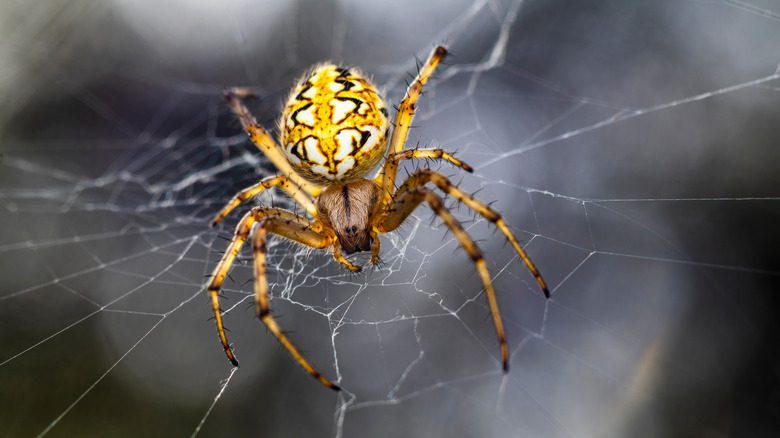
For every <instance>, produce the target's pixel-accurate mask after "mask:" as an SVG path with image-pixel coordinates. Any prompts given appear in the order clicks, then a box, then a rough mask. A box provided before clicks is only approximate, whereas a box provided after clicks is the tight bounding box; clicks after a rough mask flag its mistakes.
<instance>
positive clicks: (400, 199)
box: [378, 185, 509, 372]
mask: <svg viewBox="0 0 780 438" xmlns="http://www.w3.org/2000/svg"><path fill="white" fill-rule="evenodd" d="M423 201H426V202H427V203H428V205H430V206H431V209H432V210H433V212H434V213H436V215H437V216H439V218H441V220H442V221H443V222H444V224H445V225H446V226H447V227H448V228H449V229H450V231H452V234H454V235H455V238H456V239H457V240H458V243H460V246H461V247H462V248H463V249H464V250H465V251H466V253H467V254H468V255H469V257H470V258H471V261H472V262H473V263H474V267H475V268H476V270H477V272H478V273H479V276H480V278H481V279H482V286H483V287H484V288H485V295H486V296H487V300H488V306H489V307H490V314H491V315H492V316H493V325H494V326H495V329H496V335H497V336H498V343H499V345H500V348H501V363H502V366H503V369H504V372H506V371H508V370H509V349H508V348H507V344H506V336H505V334H504V323H503V321H502V320H501V311H500V310H499V308H498V300H497V299H496V292H495V290H493V283H492V282H491V281H490V273H489V272H488V269H487V266H486V265H485V259H484V257H483V256H482V251H480V250H479V247H478V246H477V244H476V243H474V240H473V239H471V237H469V235H468V233H466V231H465V230H464V229H463V227H462V226H461V225H460V223H459V222H458V221H457V219H455V217H454V216H452V213H450V211H449V210H447V208H446V207H445V206H444V203H443V202H442V200H441V198H440V197H439V196H438V195H436V194H435V193H433V192H432V191H431V190H429V189H426V188H425V187H421V186H410V185H405V186H404V187H401V189H399V190H398V193H397V195H396V197H395V201H394V202H393V204H392V205H390V207H389V208H388V210H387V211H388V212H389V213H388V214H387V215H386V216H385V217H384V218H383V221H382V222H380V223H379V225H378V229H379V231H380V232H383V233H386V232H389V231H392V230H394V229H395V228H397V227H398V226H399V225H400V224H401V223H402V222H403V221H404V220H405V219H406V218H407V217H408V216H409V215H410V214H411V213H412V211H414V209H415V208H417V206H418V205H420V203H421V202H423Z"/></svg>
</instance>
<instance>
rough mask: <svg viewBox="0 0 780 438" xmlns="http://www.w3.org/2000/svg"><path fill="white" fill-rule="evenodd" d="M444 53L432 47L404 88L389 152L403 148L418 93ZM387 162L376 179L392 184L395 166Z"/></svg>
mask: <svg viewBox="0 0 780 438" xmlns="http://www.w3.org/2000/svg"><path fill="white" fill-rule="evenodd" d="M446 55H447V49H445V48H444V47H442V46H439V47H436V48H435V49H433V52H431V54H430V55H429V56H428V59H427V60H426V61H425V64H424V65H423V67H422V69H420V72H419V73H418V74H417V77H416V78H415V79H414V82H412V83H411V84H410V85H409V88H408V89H407V90H406V96H404V98H403V100H402V101H401V104H400V105H399V107H398V113H397V114H396V116H395V122H394V123H393V136H392V137H391V138H390V147H389V151H390V153H391V154H395V153H398V152H401V150H403V148H404V144H405V143H406V137H407V135H409V127H410V126H411V124H412V119H413V118H414V112H415V110H416V109H417V99H419V98H420V94H422V89H423V86H425V84H426V82H428V79H430V77H431V75H433V72H434V71H436V67H438V65H439V63H441V60H442V59H444V57H445V56H446ZM389 162H390V161H389V160H388V161H387V162H386V163H385V167H384V168H383V169H382V171H381V173H380V174H379V175H378V176H377V180H382V178H388V179H389V180H390V184H392V183H393V181H395V172H396V168H390V167H387V164H388V163H389ZM391 194H392V192H390V193H388V192H385V197H386V198H389V197H390V196H391Z"/></svg>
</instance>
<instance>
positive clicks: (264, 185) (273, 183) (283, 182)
mask: <svg viewBox="0 0 780 438" xmlns="http://www.w3.org/2000/svg"><path fill="white" fill-rule="evenodd" d="M271 187H280V188H281V189H282V190H284V191H285V192H287V194H288V195H290V197H291V198H293V199H294V200H295V201H296V202H297V203H298V204H299V205H300V206H301V207H303V209H304V210H306V212H307V213H309V215H311V217H317V208H316V207H315V206H314V201H312V199H311V198H310V197H309V195H307V194H306V193H304V192H303V191H301V188H300V187H298V186H297V185H296V184H295V183H294V182H292V181H291V180H290V178H288V177H286V176H284V175H278V176H270V177H268V178H265V179H263V180H262V181H260V182H259V183H257V184H255V185H253V186H251V187H247V188H246V189H244V190H241V191H240V192H238V194H237V195H236V196H234V197H233V199H231V200H230V202H228V203H227V205H225V207H223V208H222V210H221V211H220V212H219V214H217V216H216V217H214V220H212V221H211V226H216V225H217V224H218V223H220V222H221V221H222V219H224V218H225V217H226V216H227V215H228V214H230V212H231V211H233V209H234V208H236V207H238V206H239V205H241V203H243V202H245V201H247V200H249V199H251V198H253V197H255V196H257V195H259V194H260V193H262V192H264V191H265V190H267V189H269V188H271Z"/></svg>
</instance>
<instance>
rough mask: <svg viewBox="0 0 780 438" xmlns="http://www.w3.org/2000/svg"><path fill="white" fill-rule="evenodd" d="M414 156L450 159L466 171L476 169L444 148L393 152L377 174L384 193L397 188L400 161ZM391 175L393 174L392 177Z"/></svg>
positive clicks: (450, 161)
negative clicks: (395, 185) (396, 175)
mask: <svg viewBox="0 0 780 438" xmlns="http://www.w3.org/2000/svg"><path fill="white" fill-rule="evenodd" d="M413 158H424V159H434V160H444V161H448V162H449V163H451V164H452V165H454V166H457V167H460V168H461V169H463V170H465V171H466V172H469V173H471V172H473V171H474V169H473V168H472V167H471V166H469V165H468V164H466V163H464V162H463V161H460V160H459V159H457V158H455V157H454V156H453V155H452V154H450V153H449V152H447V151H445V150H444V149H407V150H405V151H400V152H396V153H391V154H390V155H389V156H388V157H387V161H385V166H384V170H383V172H381V173H380V174H379V175H377V176H376V178H375V179H374V181H375V182H376V183H377V184H380V187H382V191H383V193H393V190H394V189H395V187H394V184H395V174H396V172H397V170H398V163H400V162H401V161H403V160H411V159H413ZM390 175H393V176H392V177H391V176H390Z"/></svg>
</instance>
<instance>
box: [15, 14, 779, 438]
mask: <svg viewBox="0 0 780 438" xmlns="http://www.w3.org/2000/svg"><path fill="white" fill-rule="evenodd" d="M778 41H780V4H778V3H777V1H775V0H745V1H742V0H696V1H694V0H690V1H676V0H675V1H653V2H647V1H626V0H614V1H607V0H602V1H579V2H570V1H564V0H546V1H542V0H526V1H518V0H512V1H503V0H485V1H475V2H468V1H431V2H413V1H395V2H381V3H380V2H364V1H352V0H343V1H297V2H263V1H248V0H245V1H230V2H207V1H201V0H175V1H169V2H147V1H142V2H130V1H122V0H113V1H100V2H98V1H86V0H73V1H49V2H36V3H30V2H21V1H6V2H3V3H2V5H0V60H1V62H0V95H2V96H3V103H2V105H0V153H1V154H2V158H1V160H2V161H0V286H1V287H0V435H2V436H36V435H48V436H138V435H139V434H141V435H144V436H190V435H198V434H199V435H200V436H258V435H259V436H343V437H364V436H456V437H460V436H464V437H465V436H496V437H498V436H501V437H505V436H513V437H514V436H516V437H622V436H635V437H659V436H664V437H666V436H685V437H726V436H751V437H761V436H776V434H777V433H778V427H780V384H779V382H780V362H778V360H777V359H776V357H777V356H780V355H778V353H779V352H778V345H780V338H779V337H778V322H777V317H776V316H775V312H776V310H775V309H776V308H777V304H778V300H779V299H778V274H780V260H778V257H777V251H776V248H777V245H778V240H779V239H778V237H780V236H778V234H779V233H778V226H777V222H778V217H779V216H778V213H780V193H779V192H778V187H780V165H779V164H778V162H780V161H779V159H780V152H778V151H780V149H778V140H780V135H778V128H777V127H778V126H779V124H780V112H778V111H777V108H779V107H780V79H779V78H780V74H778V64H780V45H778V44H777V42H778ZM440 43H445V44H447V45H448V47H449V48H450V50H451V52H452V54H453V56H451V57H450V58H448V60H447V62H446V65H444V66H442V67H441V69H440V70H439V72H438V73H437V75H436V77H435V78H434V80H432V82H431V83H430V86H429V87H428V88H427V93H426V94H425V95H424V96H423V99H422V100H421V102H420V109H419V113H418V116H417V118H416V119H415V126H416V128H415V129H413V130H412V132H411V135H410V144H414V145H416V144H419V145H421V146H441V147H444V148H447V149H450V150H457V151H458V153H459V156H460V157H461V158H462V159H464V160H465V161H467V162H469V163H471V164H472V165H474V166H475V167H476V169H477V170H476V172H475V173H474V174H473V175H461V174H460V173H458V172H457V171H456V170H455V169H452V168H450V167H447V166H442V167H441V170H442V171H443V172H445V173H446V174H448V175H452V176H453V178H454V179H455V180H456V181H461V184H462V186H463V187H464V188H465V189H467V190H469V191H476V190H480V191H479V194H478V196H479V197H480V198H482V199H484V200H486V201H495V204H494V207H495V208H496V209H498V210H499V211H501V212H503V213H504V214H505V216H506V217H507V218H508V222H509V224H510V226H511V227H512V229H513V230H514V231H515V232H516V233H517V234H518V235H519V236H520V238H521V239H522V241H523V242H524V244H525V246H526V248H527V249H528V252H529V253H530V254H531V256H532V257H533V259H534V260H535V261H536V262H537V264H538V266H539V268H540V269H541V271H542V273H543V274H544V275H545V277H546V278H547V279H548V281H549V283H550V284H551V286H552V288H553V296H552V298H551V299H550V300H548V301H545V300H544V299H543V298H542V297H541V295H540V294H539V293H538V291H537V290H536V289H535V283H534V281H533V278H532V277H531V276H530V275H529V274H528V273H527V272H526V271H525V269H524V268H523V267H522V265H521V263H520V262H519V261H518V260H517V257H516V256H515V255H514V254H513V253H512V251H511V248H508V247H507V246H506V245H505V244H504V242H503V238H502V237H501V235H500V234H497V233H495V232H494V231H495V230H494V229H492V227H490V226H488V224H486V223H485V221H484V220H481V219H479V218H475V217H473V215H471V214H469V212H467V211H466V209H465V208H462V207H461V208H457V206H455V205H453V207H455V208H457V210H456V211H457V216H458V217H459V218H460V219H462V220H463V221H464V222H465V223H466V226H467V228H468V230H469V232H470V233H472V234H473V235H474V236H475V238H478V239H479V242H480V245H481V246H482V247H483V248H484V249H485V252H486V254H488V259H489V263H490V265H489V266H490V268H491V270H492V272H493V274H494V279H495V284H496V286H497V290H498V293H499V299H500V303H501V305H502V310H503V315H504V320H505V323H506V324H507V335H508V338H509V342H510V347H511V351H512V362H511V371H510V373H509V374H507V375H504V374H502V373H501V371H500V364H499V361H498V346H497V342H496V340H495V335H494V333H493V328H492V325H491V323H490V320H489V316H488V311H487V305H486V302H485V299H484V296H482V295H481V289H480V284H479V280H478V277H477V276H476V275H474V273H473V269H472V266H471V264H470V262H469V259H468V257H466V256H465V254H463V253H462V251H461V250H460V249H458V248H457V246H456V244H455V243H454V241H453V240H452V237H451V236H450V235H448V234H446V233H445V231H444V229H443V226H442V225H441V224H440V223H439V222H438V221H436V220H434V217H433V214H432V213H431V212H430V210H428V209H427V208H421V209H420V210H419V211H418V212H417V213H416V215H415V217H414V218H413V219H411V220H410V221H409V223H408V224H407V225H406V226H405V227H404V228H403V229H402V231H401V232H400V233H397V234H394V235H390V236H386V237H384V238H383V259H384V265H383V267H382V268H381V269H379V270H375V271H369V272H365V273H361V274H359V275H348V274H346V273H345V272H344V271H343V270H342V269H341V268H340V267H339V266H337V265H336V264H335V263H334V262H332V261H331V260H330V258H329V257H328V256H327V255H319V254H310V253H309V252H307V251H305V250H301V249H299V248H295V247H292V246H290V245H289V244H286V243H283V242H279V241H275V243H274V244H272V246H271V247H270V256H269V264H270V272H271V274H270V276H271V277H270V280H271V281H272V295H273V301H272V305H273V308H274V310H275V312H276V314H277V315H279V316H280V317H281V324H282V325H283V327H284V328H286V329H288V330H289V331H290V333H291V337H292V338H293V340H294V342H296V344H297V345H299V346H300V347H301V348H302V349H303V350H304V351H305V352H306V355H307V357H309V358H310V359H311V360H312V362H313V363H314V364H315V366H316V367H318V368H319V369H320V370H321V371H322V372H323V373H324V374H325V375H326V376H328V377H330V378H333V379H335V380H337V381H338V382H339V383H340V385H341V386H342V387H343V388H344V391H343V392H342V393H341V394H335V393H333V392H331V391H328V390H327V389H324V388H323V387H321V386H320V385H318V384H316V383H315V382H314V381H313V380H312V379H311V378H310V377H308V376H307V375H306V374H305V373H304V372H303V371H302V370H301V369H300V368H299V367H298V366H297V365H296V364H295V363H294V362H293V361H292V360H291V359H290V358H289V357H288V356H287V354H286V352H284V351H283V350H282V349H281V348H280V347H279V346H278V345H277V342H276V340H275V339H274V338H273V337H272V336H271V335H270V334H268V333H267V332H266V330H265V329H264V328H263V326H262V325H261V324H260V323H259V322H258V321H257V320H256V319H255V318H254V315H253V306H252V290H251V283H247V280H249V279H250V278H251V269H250V267H251V254H249V253H248V252H244V253H243V254H242V257H241V260H240V262H239V263H238V265H237V266H236V268H235V269H234V270H233V272H232V274H231V277H232V278H231V281H229V282H227V283H226V286H225V295H226V298H227V300H226V301H225V304H224V305H223V307H224V308H225V309H226V310H227V314H226V321H227V326H228V327H229V328H230V329H231V332H230V333H229V335H230V339H231V341H232V342H233V343H234V347H235V350H236V353H237V355H238V357H239V359H240V360H241V367H240V368H238V369H235V370H234V369H232V368H231V367H230V366H229V363H228V362H227V360H226V359H225V357H224V354H223V352H222V351H221V348H220V346H219V344H218V341H217V337H216V333H215V330H214V326H213V322H212V321H210V320H209V316H210V307H209V303H208V300H207V298H206V295H205V292H204V283H205V281H206V278H205V276H207V275H208V274H209V273H210V272H211V270H212V269H213V267H214V265H215V263H216V261H217V260H218V259H219V257H220V255H221V254H220V251H222V250H224V248H225V247H226V245H227V242H226V240H225V238H229V236H230V234H231V231H232V227H233V226H234V225H235V223H236V219H235V216H238V215H239V213H238V212H237V213H236V214H235V215H234V218H233V219H232V220H230V221H227V222H226V223H225V224H224V225H223V226H222V227H220V228H218V229H211V228H209V227H208V220H209V219H210V217H211V215H213V214H214V213H215V211H216V210H217V209H218V208H219V207H221V205H222V204H223V203H224V202H225V201H226V200H227V199H228V198H229V197H230V196H231V195H232V194H233V193H234V192H235V191H236V190H237V189H239V188H241V187H244V186H246V185H249V184H251V183H252V182H253V181H255V180H257V179H258V178H261V177H263V176H266V175H269V174H272V173H273V169H272V168H271V167H270V165H269V163H268V162H267V161H266V160H265V159H264V158H263V157H262V156H261V155H260V154H259V153H258V152H256V150H255V148H254V147H253V146H252V145H251V144H250V143H249V142H248V141H247V140H246V138H245V136H244V134H243V133H242V132H241V130H240V128H239V126H238V124H237V123H236V122H235V120H233V118H232V117H231V116H230V114H228V112H227V110H226V108H225V107H224V105H223V103H222V100H221V90H222V89H223V88H224V87H226V86H232V85H248V86H253V87H256V90H257V94H258V96H259V99H257V100H255V101H253V102H252V103H251V108H252V110H253V111H254V112H255V114H256V115H257V118H258V119H259V120H260V121H261V122H262V123H263V124H265V126H267V127H272V126H274V123H275V122H274V120H275V119H276V118H277V117H278V115H279V112H280V106H281V102H282V99H283V98H284V96H285V93H286V92H287V90H288V89H289V88H290V87H291V86H292V84H293V82H294V80H295V78H296V77H297V76H298V75H300V74H301V73H302V72H303V71H304V70H305V69H306V67H308V66H309V65H311V64H313V63H316V62H321V61H324V60H328V59H330V60H334V61H337V62H341V63H343V64H345V65H351V66H357V67H359V68H360V69H362V70H363V71H365V72H367V73H368V74H370V75H371V76H372V77H373V78H374V80H375V82H376V83H377V85H378V86H380V87H381V88H382V89H383V90H384V92H385V93H386V95H387V97H388V99H389V100H391V101H392V102H398V101H399V100H400V98H401V97H402V95H403V92H404V89H405V81H406V80H408V78H409V75H410V74H413V73H414V72H415V57H417V58H424V57H425V56H426V55H427V53H428V52H429V51H430V50H431V48H432V47H433V46H435V45H436V44H440ZM431 164H432V165H433V166H435V167H437V165H436V164H433V163H431ZM409 170H413V168H410V169H409ZM272 198H273V200H272ZM258 202H261V203H270V202H274V203H276V204H278V205H279V204H280V205H289V204H288V203H287V201H285V199H284V197H283V196H282V195H281V194H274V196H273V197H271V196H264V197H262V198H261V199H259V200H258ZM357 259H358V260H359V261H365V258H360V257H358V258H357Z"/></svg>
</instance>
